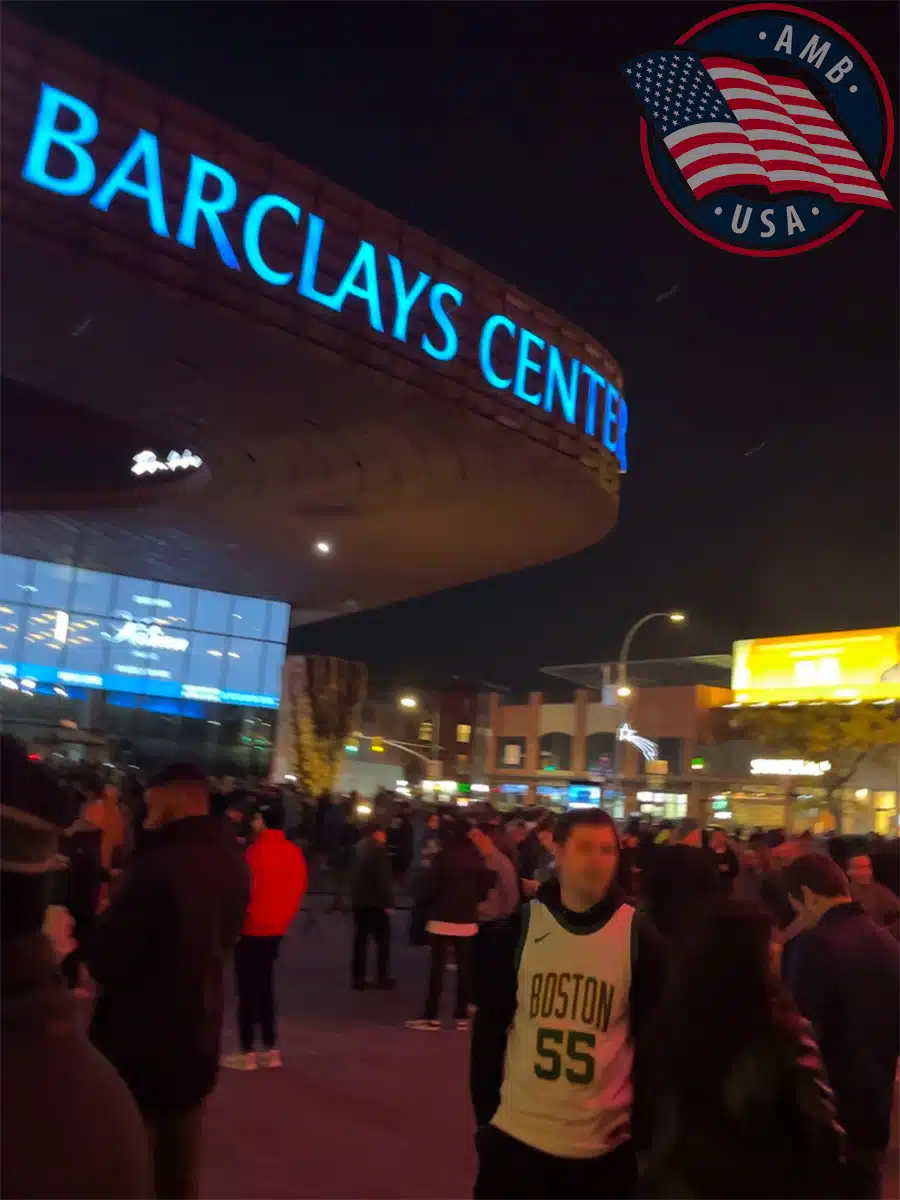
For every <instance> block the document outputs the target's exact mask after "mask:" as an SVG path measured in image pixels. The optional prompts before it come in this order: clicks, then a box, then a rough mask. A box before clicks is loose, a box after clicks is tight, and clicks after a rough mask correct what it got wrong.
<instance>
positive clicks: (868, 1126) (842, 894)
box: [785, 854, 900, 1200]
mask: <svg viewBox="0 0 900 1200" xmlns="http://www.w3.org/2000/svg"><path fill="white" fill-rule="evenodd" d="M785 878H786V883H787V886H788V891H789V892H790V896H791V900H792V903H793V904H794V907H795V908H796V910H797V912H798V914H799V915H800V917H801V918H802V920H803V922H804V924H805V925H806V927H807V931H806V932H804V933H802V934H800V935H799V936H798V937H797V938H796V939H795V942H796V945H795V948H794V953H793V955H792V958H791V961H790V963H789V967H788V973H787V981H788V984H789V986H790V989H791V992H792V993H793V996H794V999H795V1000H796V1002H797V1005H798V1007H799V1009H800V1011H801V1012H802V1013H803V1015H804V1016H805V1017H806V1018H807V1019H808V1020H809V1021H810V1022H811V1023H812V1026H813V1029H814V1030H815V1034H816V1038H817V1040H818V1042H819V1046H820V1047H821V1050H822V1057H823V1058H824V1060H825V1066H826V1068H827V1070H828V1077H829V1079H830V1080H831V1086H832V1087H833V1088H834V1094H835V1098H836V1100H837V1110H838V1116H839V1118H840V1121H841V1124H842V1125H843V1126H844V1128H845V1129H846V1131H847V1162H846V1166H845V1169H844V1175H843V1185H842V1190H841V1193H840V1194H841V1196H843V1197H847V1198H848V1200H877V1198H878V1197H880V1196H881V1174H882V1167H883V1161H884V1154H885V1151H886V1149H887V1146H888V1143H889V1140H890V1134H891V1109H892V1106H893V1101H894V1080H895V1076H896V1072H897V1056H898V1049H900V1027H898V1020H897V1013H898V1011H900V945H898V943H897V941H896V940H895V939H894V938H893V937H892V936H891V935H890V934H889V933H888V932H887V930H886V929H884V928H882V927H881V926H879V925H876V924H875V922H874V921H872V920H871V919H870V918H869V917H867V916H866V914H865V913H864V912H863V909H862V906H861V905H860V904H857V903H856V902H855V901H854V900H853V899H852V898H851V895H850V885H849V883H848V881H847V877H846V875H845V874H844V872H843V871H842V870H841V869H840V867H839V866H838V865H837V863H836V862H834V861H833V860H832V859H830V858H828V857H826V856H825V855H824V854H806V855H802V856H801V857H799V858H798V859H796V860H795V861H794V862H792V863H791V865H790V866H789V867H787V868H786V871H785Z"/></svg>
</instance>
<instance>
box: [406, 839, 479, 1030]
mask: <svg viewBox="0 0 900 1200" xmlns="http://www.w3.org/2000/svg"><path fill="white" fill-rule="evenodd" d="M494 879H495V876H494V872H493V871H491V870H489V869H488V868H487V867H486V866H485V864H484V861H483V859H482V857H481V854H479V852H478V850H476V848H475V846H474V845H473V844H472V842H471V840H470V838H469V823H468V821H465V820H456V821H453V822H452V823H451V824H450V825H449V826H448V828H447V834H446V838H445V841H444V844H443V846H442V848H441V850H440V852H439V853H438V854H437V856H436V857H435V859H434V861H433V862H432V864H431V867H430V868H429V871H428V875H427V877H426V878H425V880H424V882H423V885H422V890H421V894H420V898H421V900H422V903H423V904H425V905H427V906H428V922H427V924H426V926H425V928H426V930H427V932H428V936H429V940H430V943H431V963H430V967H429V972H428V989H427V992H426V996H425V1008H424V1012H423V1015H422V1017H421V1018H414V1019H413V1020H410V1021H407V1022H406V1027H407V1029H416V1030H421V1031H425V1032H436V1031H439V1030H440V1028H441V1023H440V1020H439V1018H438V1013H439V1010H440V1003H441V992H442V991H443V987H444V969H445V967H446V966H447V961H448V958H449V955H450V953H451V951H452V953H453V956H454V961H455V963H456V1005H455V1007H454V1010H453V1016H454V1018H455V1021H456V1027H457V1029H468V1027H469V1000H470V999H471V996H472V945H473V942H472V939H473V938H474V937H475V935H476V934H477V933H478V905H479V904H480V903H481V902H482V900H484V899H486V898H487V895H488V893H489V892H490V889H491V887H492V885H493V883H494Z"/></svg>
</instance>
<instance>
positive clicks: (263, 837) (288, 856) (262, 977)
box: [222, 802, 308, 1071]
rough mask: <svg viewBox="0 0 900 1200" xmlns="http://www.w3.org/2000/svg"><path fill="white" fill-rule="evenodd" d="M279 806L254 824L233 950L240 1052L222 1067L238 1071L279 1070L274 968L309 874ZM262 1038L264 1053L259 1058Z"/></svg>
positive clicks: (259, 813) (262, 809)
mask: <svg viewBox="0 0 900 1200" xmlns="http://www.w3.org/2000/svg"><path fill="white" fill-rule="evenodd" d="M284 822H285V812H284V808H283V807H282V806H281V804H280V802H275V803H269V804H261V805H260V806H259V808H258V809H257V810H256V812H255V813H254V814H253V816H252V818H251V820H250V828H251V831H252V834H253V841H252V843H251V845H250V846H249V848H248V849H247V853H246V862H247V867H248V869H249V872H250V903H249V905H248V907H247V914H246V916H245V918H244V927H243V929H242V931H241V936H240V937H239V938H238V940H237V945H236V946H235V948H234V974H235V988H236V991H237V1017H238V1034H239V1036H240V1042H241V1051H240V1053H239V1054H230V1055H226V1057H225V1058H223V1060H222V1064H223V1066H226V1067H232V1068H234V1069H236V1070H240V1071H255V1070H256V1068H257V1067H258V1066H261V1067H280V1066H281V1062H282V1059H281V1051H280V1050H279V1049H278V1027H277V1020H276V1009H275V963H276V961H277V959H278V953H279V950H280V949H281V942H282V939H283V938H284V935H285V934H286V933H287V931H288V929H289V928H290V924H291V922H292V921H293V919H294V917H296V915H297V913H298V911H299V909H300V905H301V904H302V903H303V897H304V896H305V895H306V887H307V882H308V872H307V868H306V859H305V858H304V857H303V851H302V850H300V848H299V847H298V846H295V845H294V844H293V843H292V842H289V841H288V840H287V838H286V837H285V833H284ZM257 1034H259V1038H260V1044H261V1047H262V1048H261V1051H260V1053H259V1054H257V1053H256V1036H257Z"/></svg>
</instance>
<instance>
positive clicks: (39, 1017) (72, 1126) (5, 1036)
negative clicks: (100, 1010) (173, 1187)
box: [0, 735, 154, 1200]
mask: <svg viewBox="0 0 900 1200" xmlns="http://www.w3.org/2000/svg"><path fill="white" fill-rule="evenodd" d="M0 791H2V799H3V806H2V820H0V829H2V847H3V855H2V861H0V1025H2V1037H0V1076H2V1079H3V1105H2V1109H0V1143H2V1147H3V1154H2V1158H0V1195H3V1196H4V1197H8V1200H45V1198H46V1197H49V1196H66V1197H71V1198H72V1200H88V1198H91V1200H148V1198H149V1197H150V1196H152V1195H153V1194H154V1193H153V1187H152V1181H151V1174H150V1161H149V1159H150V1156H149V1152H148V1146H147V1138H146V1135H145V1132H144V1127H143V1125H142V1123H141V1119H140V1115H139V1113H138V1110H137V1106H136V1105H135V1102H134V1099H133V1098H132V1096H131V1094H130V1093H129V1091H128V1088H127V1087H126V1086H125V1084H124V1083H123V1082H122V1080H121V1079H120V1078H119V1076H118V1075H117V1073H116V1071H115V1069H114V1068H113V1067H112V1066H111V1064H110V1063H109V1062H107V1060H106V1059H105V1058H104V1057H103V1055H102V1054H100V1053H99V1052H98V1051H97V1050H96V1049H95V1048H94V1047H93V1046H92V1045H91V1044H90V1042H89V1041H88V1038H87V1033H86V1031H85V1028H84V1022H83V1020H82V1019H81V1017H80V1015H79V1014H78V1013H77V1012H76V1009H75V1005H74V1002H73V999H72V995H71V992H70V991H69V989H68V988H66V986H65V985H64V983H63V981H62V979H61V978H60V975H59V971H58V969H57V955H56V954H54V950H53V948H52V947H51V944H50V943H49V942H48V940H47V939H46V937H45V936H44V934H43V932H42V928H43V927H44V925H45V920H46V912H47V899H48V894H49V888H48V880H49V878H50V875H49V872H50V871H51V869H52V867H53V865H54V858H55V854H56V851H57V847H58V844H59V839H60V837H61V835H62V833H63V831H64V829H66V828H67V827H68V826H70V825H71V824H72V822H73V821H74V820H75V818H76V817H77V816H78V811H79V798H78V797H77V796H76V795H75V794H74V793H72V792H70V791H68V790H66V789H64V788H62V787H61V786H60V785H59V783H58V782H57V780H56V779H55V778H54V776H53V775H52V774H51V772H50V771H49V770H48V769H47V768H46V767H45V766H43V764H40V763H35V762H31V761H30V760H29V757H28V754H27V752H26V750H25V747H24V746H23V745H22V744H21V743H20V742H17V741H15V740H14V739H13V738H10V737H7V736H6V735H4V736H3V738H2V740H0ZM63 916H64V914H63V910H61V909H57V910H56V919H55V920H53V921H51V922H48V923H47V924H48V926H56V927H57V928H59V929H60V930H61V931H63V927H62V921H61V920H60V918H62V917H63ZM63 932H64V931H63ZM61 949H62V952H63V953H65V952H66V950H67V947H66V946H63V947H61Z"/></svg>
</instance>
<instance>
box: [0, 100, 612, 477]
mask: <svg viewBox="0 0 900 1200" xmlns="http://www.w3.org/2000/svg"><path fill="white" fill-rule="evenodd" d="M99 133H100V118H99V116H98V115H97V113H96V111H95V110H94V109H93V108H92V107H91V106H90V105H89V104H87V103H85V101H83V100H80V99H78V98H77V97H76V96H72V95H70V94H68V93H66V92H62V91H60V90H59V89H57V88H55V87H51V86H50V85H49V84H46V83H45V84H44V85H43V87H42V89H41V97H40V103H39V106H38V112H37V116H36V119H35V123H34V128H33V130H32V135H31V141H30V145H29V148H28V152H27V155H26V158H25V163H24V166H23V168H22V176H23V178H24V179H26V180H27V181H28V182H29V183H31V184H34V185H35V186H36V187H39V188H44V189H45V190H47V191H50V192H54V193H56V194H57V195H59V196H67V197H89V198H90V203H91V204H92V205H93V207H94V208H95V209H97V210H99V211H100V212H108V211H109V209H110V208H111V206H112V205H113V204H114V203H116V200H117V198H118V197H119V196H122V195H125V196H131V197H134V198H136V199H138V200H140V201H141V202H142V204H143V205H144V207H145V213H146V219H147V223H148V225H149V226H150V228H151V229H152V230H153V232H154V233H155V234H156V235H157V236H158V237H161V238H171V237H174V238H175V240H176V241H177V242H178V243H179V244H180V245H182V246H186V247H188V248H190V249H196V246H197V238H198V233H199V232H200V230H201V228H203V227H205V230H206V231H207V233H208V234H209V235H210V236H211V238H212V241H213V243H214V245H215V248H216V251H217V253H218V255H219V257H220V258H221V260H222V262H223V263H224V264H225V266H227V267H230V268H231V269H232V270H235V271H242V270H245V269H249V270H250V271H252V272H253V274H255V275H256V276H257V277H258V278H259V279H261V280H262V281H263V282H264V283H266V284H268V285H269V286H271V287H279V288H291V289H293V290H294V291H296V292H297V293H298V294H299V295H300V296H302V297H304V298H305V299H307V300H309V301H311V302H312V303H314V304H318V305H321V306H322V307H323V308H328V309H331V310H332V311H334V312H338V313H340V312H343V311H344V308H345V306H346V305H348V304H355V305H362V306H363V311H364V312H365V313H366V316H367V319H368V322H369V325H370V326H371V328H372V329H373V330H375V331H376V332H377V333H379V334H383V335H385V336H387V337H392V338H394V339H396V340H397V341H399V342H404V343H405V342H407V340H408V337H409V325H410V315H411V314H412V313H413V312H415V313H416V317H417V318H418V317H419V315H420V314H422V315H425V316H427V318H428V322H429V329H428V332H426V333H423V334H422V335H421V337H420V338H419V348H420V349H421V351H422V352H423V353H424V354H425V355H427V356H428V357H429V358H431V359H433V360H434V361H435V362H439V363H442V362H450V361H452V360H453V359H454V358H455V357H456V355H457V353H458V352H459V334H458V332H457V317H458V314H459V313H460V311H461V310H462V309H463V307H464V306H465V303H466V298H465V295H464V293H463V292H462V291H461V290H460V289H459V288H457V287H454V286H452V285H451V284H449V283H444V282H441V281H440V280H437V279H433V278H432V277H431V276H430V275H428V274H427V273H426V272H425V271H413V270H409V269H407V268H406V267H405V266H404V264H403V263H402V262H401V260H400V259H399V258H397V257H396V256H395V255H393V254H387V255H384V254H383V252H382V251H380V250H378V249H377V247H376V246H375V245H374V244H373V243H371V242H368V241H363V240H360V242H359V244H358V247H357V249H356V252H355V254H354V255H353V256H352V258H351V260H350V262H349V263H348V264H347V267H346V270H345V271H344V274H343V276H342V278H341V280H340V282H339V283H338V285H337V288H336V289H335V290H333V291H332V290H323V283H322V280H321V278H320V272H319V259H320V256H321V254H322V247H323V244H324V242H325V241H326V239H327V238H328V236H329V235H328V228H327V225H326V223H325V221H324V219H323V218H322V217H320V216H317V215H316V214H315V213H312V212H310V213H304V212H302V211H301V209H300V206H299V205H297V204H295V203H294V202H293V201H291V200H289V199H288V198H286V197H285V196H280V195H277V194H275V193H266V194H264V195H258V196H256V197H255V198H254V199H253V200H252V202H251V203H250V205H249V207H248V208H247V210H246V215H245V216H244V220H243V228H242V231H241V239H240V243H239V244H237V240H236V239H234V240H233V239H232V238H231V237H229V235H228V233H227V232H226V229H225V226H224V224H223V221H222V218H223V216H225V214H227V213H230V212H231V211H232V210H233V209H235V207H236V206H237V204H238V196H239V187H238V182H237V180H236V179H235V178H234V176H233V175H232V174H231V173H230V172H229V171H226V170H225V169H224V168H223V167H220V166H218V165H217V164H216V163H214V162H211V161H209V160H208V159H205V158H201V157H200V156H199V155H196V154H194V155H192V156H191V162H190V169H189V171H188V176H187V182H186V185H185V189H184V195H183V197H182V200H181V208H180V212H179V214H178V216H177V220H172V219H171V214H170V213H169V212H167V210H166V206H165V203H164V199H163V195H164V189H163V166H162V156H161V154H160V146H159V140H158V138H157V137H156V135H155V134H153V133H150V132H149V131H148V130H146V129H141V130H139V131H138V133H137V136H136V137H135V138H134V141H133V142H132V143H131V145H130V146H129V148H128V149H127V150H126V151H125V154H124V155H123V156H122V158H121V159H120V160H119V162H118V163H117V164H116V166H115V167H114V168H113V169H112V171H111V172H110V173H109V174H108V175H107V176H106V178H104V179H100V178H98V173H97V166H96V163H95V161H94V157H93V154H92V152H91V146H92V144H93V143H94V142H95V141H96V139H97V137H98V135H99ZM242 199H243V198H242ZM268 222H281V223H285V222H286V223H287V224H288V225H294V226H296V228H297V256H296V262H295V265H294V268H293V269H292V270H278V269H276V268H275V267H274V266H273V265H272V264H271V263H270V262H267V261H266V258H265V257H264V255H263V252H262V249H261V234H262V232H263V228H264V226H265V225H266V224H267V223H268ZM385 266H386V268H387V269H386V270H385ZM510 350H512V351H513V355H512V358H510V357H509V354H508V352H509V351H510ZM500 359H503V361H509V362H512V363H514V365H513V366H512V368H511V369H510V368H507V369H504V368H503V367H502V366H500V365H499V360H500ZM478 363H479V366H480V369H481V374H482V376H483V378H484V380H485V382H486V383H487V384H488V385H489V386H490V387H492V388H494V389H495V390H497V391H499V392H507V393H510V394H511V395H513V396H515V397H516V399H517V400H518V401H520V402H522V403H524V404H530V405H533V406H534V407H536V408H541V409H543V410H544V411H546V412H549V413H557V414H558V415H560V416H561V417H562V419H563V420H564V421H566V422H567V423H568V424H569V425H572V426H575V427H577V428H578V429H580V430H582V431H583V432H584V433H586V434H587V435H588V436H590V437H596V438H599V439H600V440H601V441H602V443H603V445H604V446H605V447H606V448H607V449H608V450H609V451H610V452H611V453H613V454H614V455H615V456H616V458H617V460H618V463H619V467H620V469H621V470H622V471H624V470H626V467H627V456H626V433H627V428H628V407H627V405H626V403H625V400H624V398H623V397H622V396H621V394H620V393H619V391H618V390H617V389H616V388H615V387H614V386H613V384H612V383H611V382H610V381H608V380H607V379H605V378H604V377H603V376H602V375H601V374H600V373H599V372H598V371H596V370H594V368H593V367H590V366H588V364H587V363H584V362H581V361H580V360H579V359H577V358H574V357H572V356H570V355H566V354H563V352H562V351H561V350H560V349H559V348H558V347H557V346H555V345H553V344H552V343H550V342H548V341H547V340H546V339H545V338H542V337H540V336H539V335H538V334H536V333H534V332H533V331H532V330H530V329H527V328H525V327H524V326H521V325H517V324H516V322H514V321H512V320H511V319H510V318H509V317H507V316H505V315H503V314H502V313H496V314H494V315H492V316H489V317H488V318H487V319H486V320H485V321H484V323H483V325H482V326H481V329H480V331H479V333H478Z"/></svg>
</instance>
